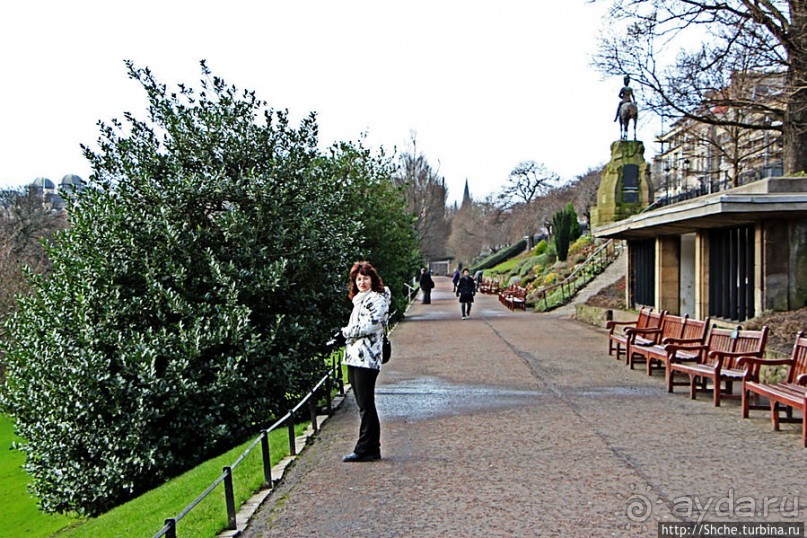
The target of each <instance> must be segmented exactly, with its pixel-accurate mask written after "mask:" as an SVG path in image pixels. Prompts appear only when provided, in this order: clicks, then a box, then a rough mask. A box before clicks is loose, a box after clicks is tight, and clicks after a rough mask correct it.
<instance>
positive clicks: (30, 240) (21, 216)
mask: <svg viewBox="0 0 807 538" xmlns="http://www.w3.org/2000/svg"><path fill="white" fill-rule="evenodd" d="M65 226H66V220H65V214H64V212H57V211H52V210H51V209H49V208H48V206H47V205H45V204H44V203H43V199H42V195H41V192H39V191H37V190H28V189H21V190H5V191H2V192H0V319H2V318H3V317H4V316H6V315H7V314H9V313H11V312H13V311H14V310H16V301H17V296H18V295H20V294H22V293H25V292H27V290H28V284H27V280H26V277H25V272H24V269H23V268H24V267H28V268H29V269H30V270H31V271H32V272H34V273H40V274H47V273H48V272H49V271H50V262H49V260H48V258H47V256H46V254H45V248H44V245H43V242H46V241H48V240H50V239H51V238H52V237H53V234H54V233H55V232H56V231H57V230H60V229H62V228H64V227H65Z"/></svg>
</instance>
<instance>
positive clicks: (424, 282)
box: [420, 267, 434, 304]
mask: <svg viewBox="0 0 807 538" xmlns="http://www.w3.org/2000/svg"><path fill="white" fill-rule="evenodd" d="M432 288H434V280H432V274H431V272H429V270H428V269H426V268H425V267H424V268H423V269H421V270H420V289H421V291H423V304H432Z"/></svg>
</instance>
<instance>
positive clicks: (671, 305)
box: [656, 236, 681, 314]
mask: <svg viewBox="0 0 807 538" xmlns="http://www.w3.org/2000/svg"><path fill="white" fill-rule="evenodd" d="M679 257H680V253H679V238H678V236H662V237H658V238H656V307H657V308H658V309H659V310H666V311H667V312H669V313H670V314H679V311H680V298H679V293H680V290H681V283H680V274H679V270H678V267H679Z"/></svg>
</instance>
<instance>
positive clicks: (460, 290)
mask: <svg viewBox="0 0 807 538" xmlns="http://www.w3.org/2000/svg"><path fill="white" fill-rule="evenodd" d="M474 295H476V282H474V279H473V277H472V276H471V274H470V273H469V272H468V269H463V270H462V277H461V278H460V281H459V283H458V284H457V297H459V298H460V305H461V307H462V319H467V318H469V317H470V316H471V305H472V304H473V302H474Z"/></svg>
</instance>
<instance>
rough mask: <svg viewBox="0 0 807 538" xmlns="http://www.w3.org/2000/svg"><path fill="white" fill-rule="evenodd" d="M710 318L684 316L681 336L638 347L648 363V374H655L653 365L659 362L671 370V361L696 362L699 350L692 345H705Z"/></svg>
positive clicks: (637, 350) (638, 351)
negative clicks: (693, 348) (695, 349)
mask: <svg viewBox="0 0 807 538" xmlns="http://www.w3.org/2000/svg"><path fill="white" fill-rule="evenodd" d="M709 320H710V318H706V319H705V320H699V319H692V318H690V317H689V316H684V326H683V329H682V330H681V337H680V338H674V337H668V338H662V340H661V342H659V343H658V344H654V345H652V346H645V347H638V348H636V352H637V353H638V354H640V355H642V356H644V358H645V362H646V363H647V375H653V365H654V364H655V363H658V365H659V366H663V367H664V369H665V370H669V366H670V361H671V360H676V361H678V362H695V361H697V360H698V357H699V353H698V351H693V350H692V349H691V346H698V345H703V343H704V341H705V340H706V335H707V334H708V333H709Z"/></svg>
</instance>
